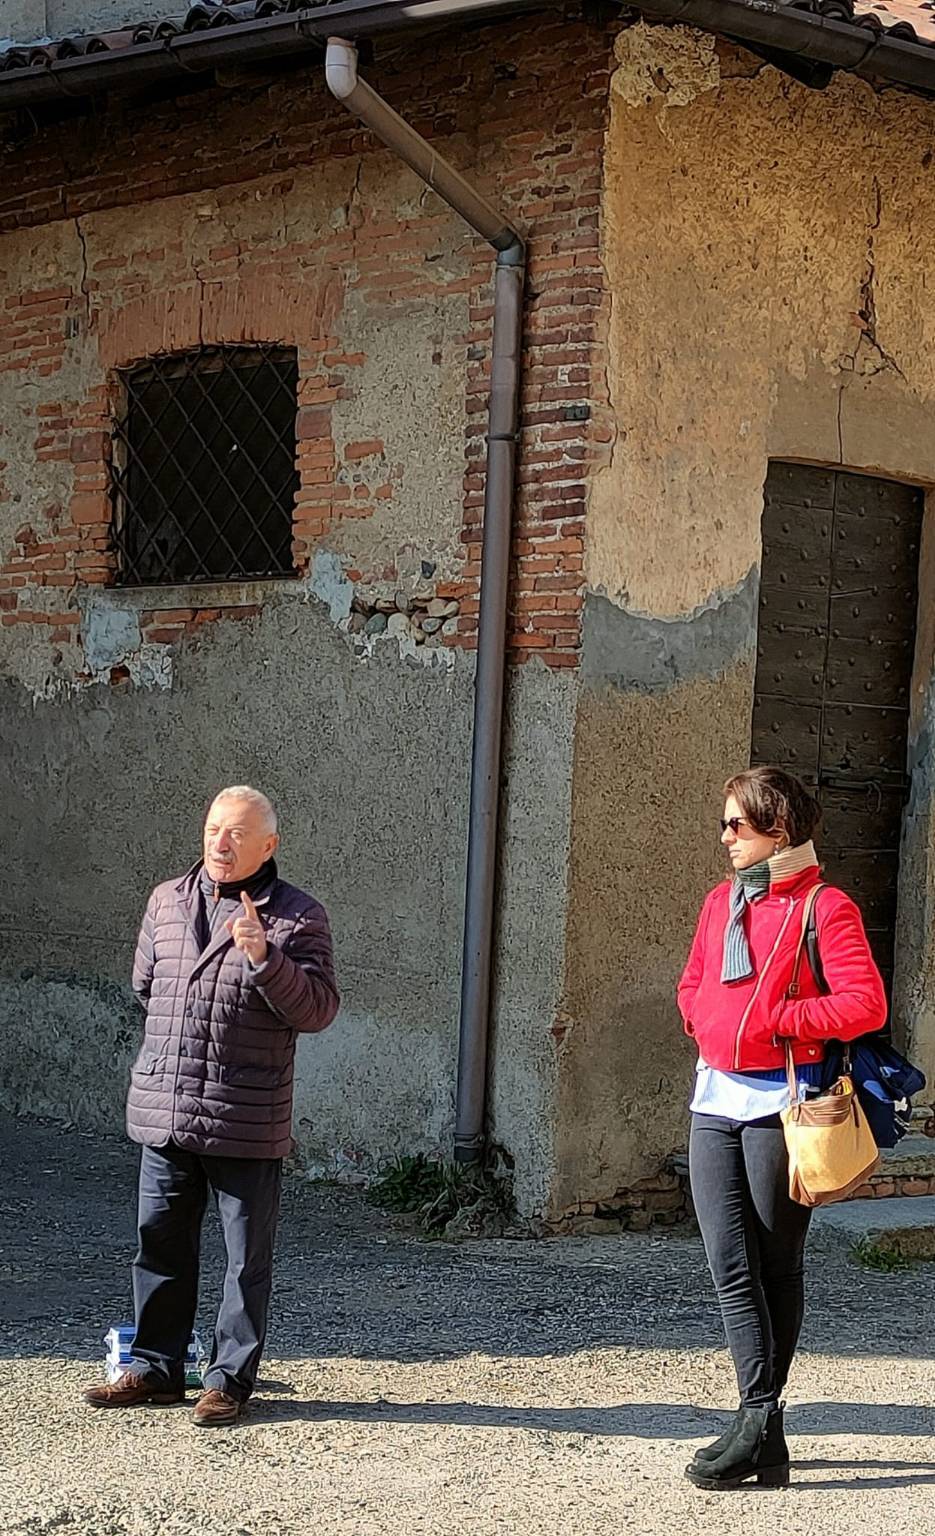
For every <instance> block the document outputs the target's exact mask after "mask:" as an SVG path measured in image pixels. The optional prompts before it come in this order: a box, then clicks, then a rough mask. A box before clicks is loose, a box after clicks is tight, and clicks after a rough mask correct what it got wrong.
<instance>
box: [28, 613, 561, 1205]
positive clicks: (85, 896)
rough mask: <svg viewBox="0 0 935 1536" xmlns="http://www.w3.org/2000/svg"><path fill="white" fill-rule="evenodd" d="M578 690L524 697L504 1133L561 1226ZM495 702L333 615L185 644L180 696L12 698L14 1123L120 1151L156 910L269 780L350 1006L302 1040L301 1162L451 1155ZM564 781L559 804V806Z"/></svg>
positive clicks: (499, 1107) (295, 617)
mask: <svg viewBox="0 0 935 1536" xmlns="http://www.w3.org/2000/svg"><path fill="white" fill-rule="evenodd" d="M571 688H572V685H571V684H570V683H569V682H568V681H567V680H566V679H564V678H561V679H557V678H555V677H553V676H552V675H550V674H549V673H547V672H546V671H545V669H543V668H539V667H535V668H529V669H527V670H526V671H525V672H524V673H523V674H522V676H517V677H516V678H515V679H514V682H513V687H512V695H511V707H510V716H511V729H510V744H509V747H508V753H509V763H510V775H511V792H510V800H509V805H508V808H507V810H506V813H505V818H506V825H507V829H508V834H509V839H510V855H509V869H508V871H507V875H508V879H507V884H506V889H505V892H504V901H503V915H502V920H501V921H502V928H501V933H500V936H499V940H498V949H497V965H498V969H499V971H500V973H501V976H502V986H501V988H500V1000H499V1006H498V1011H497V1015H496V1018H495V1024H494V1027H495V1030H496V1032H497V1037H498V1040H499V1043H500V1047H501V1054H502V1061H503V1066H502V1068H501V1069H499V1070H498V1073H497V1077H496V1081H495V1084H494V1090H493V1119H494V1127H495V1134H496V1135H497V1136H498V1138H499V1139H500V1140H501V1141H502V1142H503V1143H504V1144H505V1145H506V1146H507V1148H508V1151H509V1153H510V1155H511V1156H512V1157H514V1158H515V1159H516V1162H517V1168H518V1194H519V1198H520V1200H521V1202H522V1203H523V1206H524V1208H525V1209H533V1208H536V1207H537V1206H539V1207H541V1204H542V1202H543V1200H544V1198H545V1191H546V1189H547V1185H548V1180H549V1169H550V1161H549V1159H550V1154H551V1128H552V1124H553V1120H554V1111H553V1106H552V1101H551V1081H552V1078H551V1073H552V1052H551V1049H550V1047H551V1040H550V1036H549V1034H548V1028H547V1021H548V1019H549V1018H550V1017H551V1015H552V1012H553V1011H554V1008H555V1003H556V997H557V993H558V988H559V986H560V977H559V975H558V974H557V973H558V969H559V966H560V959H559V958H557V957H558V956H560V946H556V945H555V943H554V933H555V931H556V925H557V924H559V923H560V914H561V906H562V892H563V877H562V872H563V858H562V851H563V849H564V847H565V841H564V838H565V837H566V836H567V825H568V791H569V786H570V739H571V720H572V718H573V705H572V702H571ZM472 694H473V665H472V661H471V658H469V657H462V658H461V664H460V665H459V666H457V667H456V668H455V669H453V670H451V671H448V672H446V673H444V674H441V673H439V672H438V671H437V670H433V669H431V668H427V667H425V666H424V665H422V664H421V663H415V662H412V661H408V662H405V661H404V662H400V659H399V655H398V650H397V648H396V647H395V646H392V645H389V644H384V645H383V646H381V647H379V648H377V649H376V650H375V651H374V652H373V653H372V654H370V655H363V656H362V655H361V654H357V653H355V651H354V649H353V648H352V647H351V646H350V645H349V644H348V642H347V639H346V637H345V636H344V635H342V634H341V633H340V632H339V631H338V630H337V629H336V628H335V626H334V625H333V623H332V622H331V620H330V617H329V616H328V614H327V612H326V610H324V608H323V606H322V605H321V604H320V603H318V602H317V601H314V600H313V601H310V602H305V603H302V602H296V601H295V600H294V599H293V598H292V597H290V596H280V597H278V598H275V599H273V600H271V601H269V602H268V603H267V604H266V606H265V607H264V609H263V612H262V614H261V615H259V616H257V617H256V618H254V619H251V620H250V621H248V622H245V623H232V622H230V623H228V622H223V621H222V622H220V623H219V624H218V625H217V626H215V628H214V629H213V631H212V634H211V638H210V643H204V644H200V643H198V642H195V641H192V642H188V643H184V644H183V645H182V646H181V647H179V648H178V651H177V654H176V662H175V672H174V676H173V683H172V687H171V689H163V690H155V691H151V692H147V691H144V690H141V689H139V688H135V687H134V686H133V685H132V683H124V684H121V685H120V686H118V687H113V686H109V685H105V684H97V685H94V686H91V687H88V688H86V689H83V690H82V691H81V692H80V693H77V694H73V695H71V696H70V697H69V698H67V699H66V700H59V701H55V702H52V701H39V702H34V701H33V700H31V699H30V698H29V696H28V694H27V692H26V691H25V690H24V689H23V688H22V687H21V686H19V685H18V684H16V683H14V682H13V681H11V680H7V681H6V682H5V684H3V687H2V690H0V720H2V734H3V739H4V742H5V744H6V749H5V756H6V764H7V784H8V791H7V793H6V796H5V801H6V804H5V820H6V826H7V837H6V838H5V846H7V848H8V850H9V855H8V861H7V879H6V881H5V885H4V890H5V892H6V895H5V896H3V897H2V898H0V1020H2V1029H0V1081H2V1083H3V1100H4V1103H5V1104H6V1105H7V1106H8V1107H11V1108H13V1109H20V1110H28V1111H31V1112H35V1113H40V1114H49V1115H53V1116H57V1117H60V1118H68V1119H74V1120H76V1121H78V1122H80V1123H82V1124H90V1125H101V1126H106V1127H108V1128H110V1129H114V1128H117V1127H119V1125H120V1123H121V1119H122V1113H123V1102H124V1097H125V1091H126V1069H127V1066H128V1063H129V1061H130V1059H131V1058H132V1055H133V1054H134V1053H135V1050H136V1048H137V1045H138V1040H139V1028H140V1021H139V1018H138V1015H137V1010H136V1007H135V1004H134V1002H133V1000H132V997H131V995H130V993H129V989H128V987H127V976H128V970H129V964H130V959H131V956H132V945H133V941H134V939H135V934H136V929H137V926H138V923H139V918H140V914H141V909H142V904H143V902H144V901H145V896H146V893H147V890H148V888H149V887H150V886H151V885H152V884H153V883H154V882H155V881H156V880H157V879H161V878H165V877H166V876H167V875H168V874H170V873H172V872H174V871H176V870H178V871H181V870H183V869H184V868H186V867H187V866H188V864H189V863H190V862H192V860H193V859H194V858H195V857H197V852H198V842H199V827H200V822H201V818H202V816H203V813H204V809H205V802H206V799H207V798H208V797H209V795H210V793H211V791H212V789H213V788H215V787H217V786H219V785H220V784H221V783H223V782H242V781H246V782H253V783H257V784H261V785H262V786H263V787H264V788H265V789H266V790H267V791H268V792H269V793H270V794H271V795H272V796H273V798H274V800H275V801H276V803H277V805H278V806H279V809H280V814H281V822H282V831H283V851H282V856H281V861H280V862H281V867H282V870H283V873H284V875H285V877H286V878H288V879H290V880H293V881H295V882H296V883H298V884H299V885H301V886H303V887H305V888H307V889H310V890H312V891H313V892H314V893H315V894H316V895H317V896H318V897H319V898H320V899H321V900H322V901H324V903H325V905H326V907H327V909H328V911H329V913H330V915H331V919H332V924H333V929H334V939H335V950H336V956H337V964H338V972H339V984H340V987H341V991H342V995H343V1006H342V1009H341V1013H340V1015H339V1017H338V1019H337V1021H336V1022H335V1024H334V1025H333V1026H332V1028H331V1029H330V1030H328V1031H327V1032H326V1033H325V1034H324V1035H322V1036H320V1037H314V1038H309V1039H303V1040H302V1041H301V1042H300V1046H299V1059H298V1068H297V1087H296V1127H297V1139H298V1145H299V1151H300V1153H301V1155H302V1156H303V1158H304V1159H305V1161H306V1163H307V1164H308V1166H309V1167H310V1169H311V1170H313V1171H317V1172H320V1173H325V1174H328V1175H332V1174H334V1175H338V1176H344V1175H347V1174H354V1173H356V1172H358V1171H363V1172H367V1171H369V1170H371V1169H372V1168H373V1166H374V1162H375V1160H376V1159H377V1158H379V1157H381V1156H389V1155H391V1154H393V1153H396V1152H407V1153H411V1152H415V1151H425V1152H428V1153H438V1152H442V1153H445V1154H447V1153H448V1151H449V1143H450V1136H451V1132H452V1129H453V1099H454V1084H455V1076H456V1060H457V1037H458V1006H459V963H458V961H459V957H460V948H461V938H462V920H463V887H464V873H465V870H464V852H465V847H466V824H467V791H468V775H469V762H470V720H471V703H472ZM66 741H67V743H68V752H67V756H66V754H65V752H64V750H63V749H64V743H65V742H66ZM157 744H158V745H157ZM154 748H155V751H154ZM543 763H546V764H547V765H548V767H549V769H550V770H552V769H553V767H554V770H555V771H554V778H555V783H556V794H555V796H554V799H552V800H551V801H550V804H549V806H548V807H546V808H543V807H541V806H540V805H539V803H538V798H537V786H538V785H539V784H540V783H541V775H542V772H543ZM543 846H544V847H545V848H546V849H547V850H548V852H547V855H546V857H547V858H549V859H552V860H553V861H554V863H555V870H554V882H555V883H554V885H552V888H551V892H550V895H549V898H548V899H547V901H546V902H545V903H542V902H540V901H539V900H538V898H537V895H536V889H537V887H536V882H535V879H533V878H531V877H532V875H533V874H534V873H535V871H537V870H539V869H540V868H541V858H542V849H543ZM14 891H15V892H16V893H17V894H16V898H15V901H14V900H13V899H12V897H11V893H12V892H14ZM50 913H51V914H52V916H51V920H50Z"/></svg>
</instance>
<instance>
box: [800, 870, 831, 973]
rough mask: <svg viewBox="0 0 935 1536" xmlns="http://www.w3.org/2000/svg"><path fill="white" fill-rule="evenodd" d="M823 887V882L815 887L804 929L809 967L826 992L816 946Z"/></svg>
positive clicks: (819, 956)
mask: <svg viewBox="0 0 935 1536" xmlns="http://www.w3.org/2000/svg"><path fill="white" fill-rule="evenodd" d="M824 888H825V887H824V885H823V884H822V885H819V886H818V887H817V894H816V896H815V900H814V901H813V902H812V907H811V911H810V912H809V914H808V925H807V927H806V930H805V952H806V954H807V955H808V964H809V969H810V971H811V973H812V975H813V976H814V978H815V980H816V981H817V983H818V987H819V990H820V991H822V992H827V990H828V983H827V981H826V980H825V968H824V966H823V965H822V963H821V950H820V948H819V946H818V896H819V895H820V894H821V892H822V891H823V890H824Z"/></svg>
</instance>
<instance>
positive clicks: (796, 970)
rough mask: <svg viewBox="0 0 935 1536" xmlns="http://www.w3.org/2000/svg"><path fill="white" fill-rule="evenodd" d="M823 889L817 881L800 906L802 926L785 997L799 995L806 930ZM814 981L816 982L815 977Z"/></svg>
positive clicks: (806, 937)
mask: <svg viewBox="0 0 935 1536" xmlns="http://www.w3.org/2000/svg"><path fill="white" fill-rule="evenodd" d="M824 888H825V885H824V881H819V882H818V884H817V885H813V886H812V888H811V890H810V891H809V893H808V895H807V896H806V898H805V901H804V903H803V905H802V926H801V929H800V930H799V942H798V944H797V945H796V949H795V962H794V964H793V966H792V978H791V980H790V982H789V985H788V987H787V988H786V997H790V998H795V997H798V995H799V976H800V975H801V972H802V956H803V955H804V953H805V947H806V944H807V942H808V930H809V926H810V924H811V923H812V920H813V914H814V911H815V903H816V901H817V900H818V897H819V896H820V894H821V892H822V891H823V890H824ZM815 980H816V981H817V980H818V978H817V976H816V978H815Z"/></svg>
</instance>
